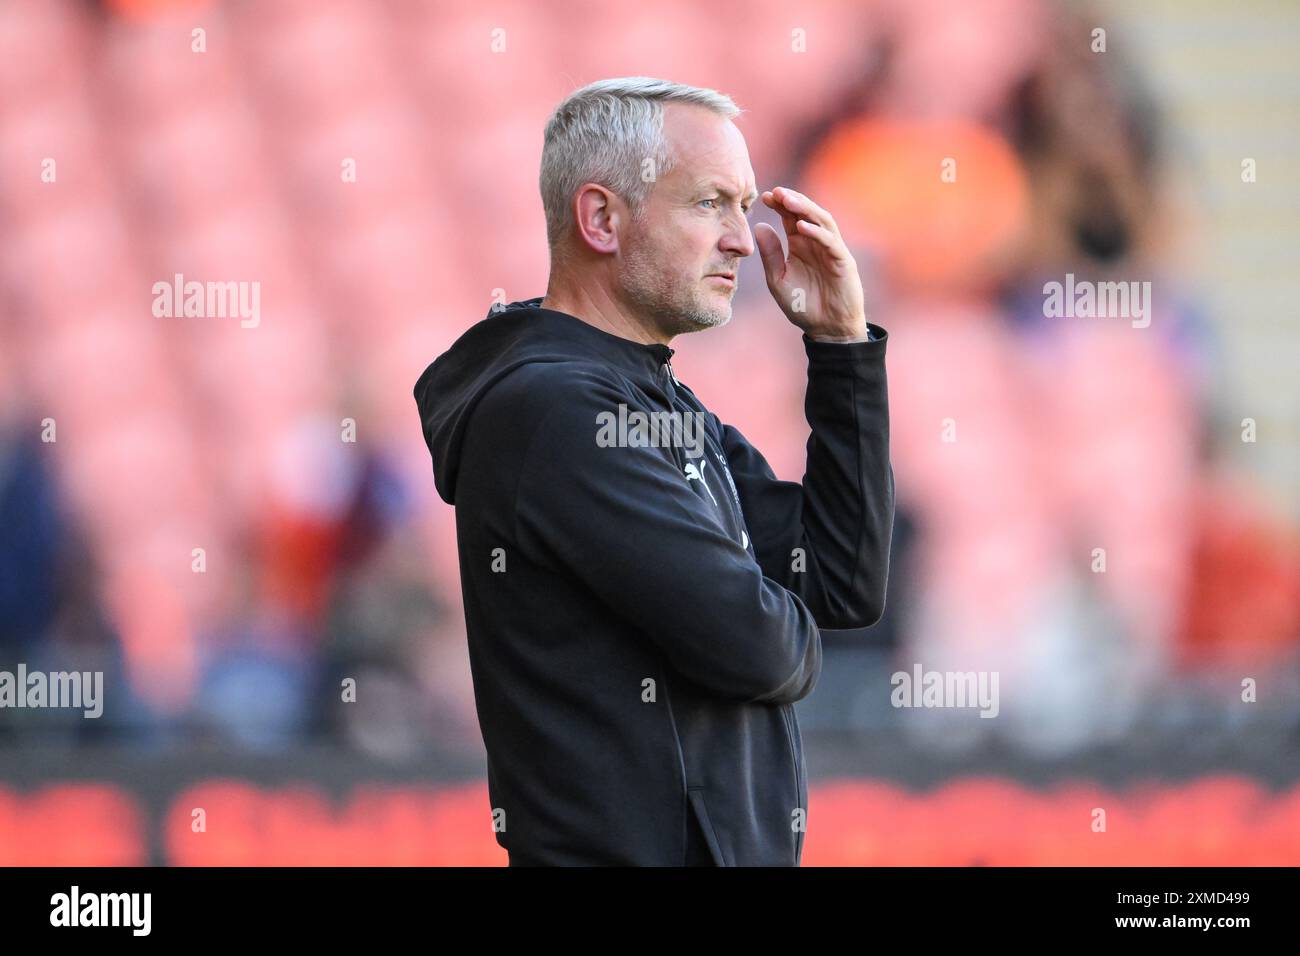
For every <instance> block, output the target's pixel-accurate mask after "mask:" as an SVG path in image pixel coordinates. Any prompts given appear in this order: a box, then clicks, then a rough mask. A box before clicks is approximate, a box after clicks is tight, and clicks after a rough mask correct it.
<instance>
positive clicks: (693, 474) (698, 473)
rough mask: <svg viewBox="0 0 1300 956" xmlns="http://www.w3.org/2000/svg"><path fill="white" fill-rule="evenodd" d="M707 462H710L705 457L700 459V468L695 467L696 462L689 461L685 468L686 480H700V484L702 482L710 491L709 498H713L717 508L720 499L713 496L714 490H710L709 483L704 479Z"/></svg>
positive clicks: (705, 488) (706, 489) (714, 505)
mask: <svg viewBox="0 0 1300 956" xmlns="http://www.w3.org/2000/svg"><path fill="white" fill-rule="evenodd" d="M707 464H708V460H707V459H704V458H701V459H700V465H699V467H698V468H697V467H695V464H694V462H687V463H686V468H685V474H686V480H687V481H698V482H699V483H700V484H702V485H703V486H704V490H705V491H708V492H709V498H711V499H712V500H713V507H715V508H716V507H718V499H717V498H714V497H713V492H712V491H710V490H709V483H708V482H707V481H705V480H704V466H705V465H707Z"/></svg>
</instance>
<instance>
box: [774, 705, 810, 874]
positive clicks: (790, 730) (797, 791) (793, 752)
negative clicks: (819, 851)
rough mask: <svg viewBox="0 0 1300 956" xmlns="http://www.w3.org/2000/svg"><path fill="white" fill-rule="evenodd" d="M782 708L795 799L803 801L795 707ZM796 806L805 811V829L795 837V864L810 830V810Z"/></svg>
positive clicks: (785, 706)
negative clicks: (791, 716) (795, 730)
mask: <svg viewBox="0 0 1300 956" xmlns="http://www.w3.org/2000/svg"><path fill="white" fill-rule="evenodd" d="M780 706H781V719H782V720H783V721H784V722H785V739H786V740H788V741H789V742H790V760H791V762H792V763H793V764H794V798H795V800H802V799H803V777H802V774H801V772H800V769H799V751H798V748H796V747H795V745H794V725H793V722H792V721H791V719H790V713H789V711H790V710H791V709H792V706H793V705H791V704H781V705H780ZM796 806H797V809H800V810H803V820H802V821H800V822H801V823H802V824H803V829H801V830H800V831H799V832H798V834H797V835H796V836H795V845H794V858H795V862H796V863H797V862H798V861H799V858H800V856H801V854H802V853H803V837H804V832H805V831H806V830H807V828H808V808H807V807H804V806H802V805H796Z"/></svg>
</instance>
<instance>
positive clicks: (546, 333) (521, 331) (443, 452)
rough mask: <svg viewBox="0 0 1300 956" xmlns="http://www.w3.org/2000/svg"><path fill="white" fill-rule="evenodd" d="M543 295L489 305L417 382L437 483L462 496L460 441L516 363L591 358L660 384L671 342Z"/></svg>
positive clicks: (442, 492)
mask: <svg viewBox="0 0 1300 956" xmlns="http://www.w3.org/2000/svg"><path fill="white" fill-rule="evenodd" d="M542 298H543V297H542V296H537V297H536V298H532V299H525V300H522V301H519V302H511V303H510V304H509V305H507V306H505V307H504V308H499V307H497V308H493V309H489V310H488V314H487V317H486V318H485V319H483V320H482V321H480V322H478V323H477V324H475V325H474V326H472V327H471V328H470V329H469V330H468V331H466V332H465V333H464V334H463V335H462V336H461V337H460V338H458V339H457V340H456V341H455V342H454V343H453V344H452V346H451V348H449V349H448V350H447V351H446V352H444V353H442V355H440V356H438V358H436V359H435V360H434V361H433V362H432V363H431V364H430V365H429V367H428V368H426V369H425V370H424V372H423V374H421V375H420V378H419V380H418V381H416V383H415V402H416V405H417V406H418V408H419V410H420V422H421V425H422V427H423V430H424V441H425V444H426V445H428V447H429V454H430V455H432V456H433V478H434V485H435V486H436V487H437V489H438V494H439V496H440V497H441V498H442V500H443V501H445V502H447V503H448V504H455V503H456V479H457V476H458V474H459V470H460V457H461V447H462V445H463V443H464V440H465V430H466V427H467V425H468V423H469V420H470V416H471V415H472V414H473V412H474V409H475V408H476V407H477V405H478V403H479V401H480V400H482V398H483V396H484V395H486V394H487V393H488V391H489V390H490V389H491V388H492V387H493V386H495V385H496V384H497V383H498V382H500V381H501V380H502V379H503V378H505V377H506V376H507V375H509V374H510V373H511V372H513V371H514V370H515V369H517V368H519V367H520V366H523V365H528V364H530V363H532V362H573V361H584V360H585V361H589V362H594V363H596V364H599V365H601V366H603V367H614V368H616V369H618V370H620V371H621V372H623V373H624V374H626V375H627V376H628V377H630V378H632V379H634V380H640V381H643V382H645V383H648V384H656V382H657V379H658V375H659V371H660V369H661V368H662V367H663V365H664V363H665V362H667V361H668V360H669V359H670V358H672V356H673V354H674V350H673V349H671V348H669V347H668V346H667V345H660V344H648V345H647V344H642V343H640V342H633V341H632V340H631V339H625V338H622V337H620V336H617V335H613V334H611V333H609V332H605V331H603V330H601V329H598V328H596V327H595V326H594V325H590V324H589V323H587V322H584V321H583V320H582V319H579V318H577V317H575V316H572V315H569V314H568V313H566V312H557V311H555V310H554V309H544V308H542V307H541V302H542Z"/></svg>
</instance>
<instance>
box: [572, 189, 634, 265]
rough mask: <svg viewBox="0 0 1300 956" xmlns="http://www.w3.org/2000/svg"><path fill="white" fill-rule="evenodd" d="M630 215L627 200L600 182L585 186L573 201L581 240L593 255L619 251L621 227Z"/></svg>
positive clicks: (579, 190)
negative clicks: (619, 231) (619, 229)
mask: <svg viewBox="0 0 1300 956" xmlns="http://www.w3.org/2000/svg"><path fill="white" fill-rule="evenodd" d="M627 215H628V211H627V205H626V204H625V203H624V202H623V200H621V199H619V197H618V196H616V195H614V194H613V193H612V192H610V191H609V190H608V189H606V188H605V187H604V186H601V185H600V184H599V183H583V184H582V186H580V187H579V188H578V192H577V194H576V195H575V196H574V198H573V219H574V222H576V223H577V225H578V237H579V238H580V239H581V240H582V242H583V243H584V244H585V245H586V246H587V247H588V248H589V249H591V250H592V251H593V252H600V253H611V252H617V251H618V228H619V227H620V226H622V225H623V224H624V222H625V220H626V218H627Z"/></svg>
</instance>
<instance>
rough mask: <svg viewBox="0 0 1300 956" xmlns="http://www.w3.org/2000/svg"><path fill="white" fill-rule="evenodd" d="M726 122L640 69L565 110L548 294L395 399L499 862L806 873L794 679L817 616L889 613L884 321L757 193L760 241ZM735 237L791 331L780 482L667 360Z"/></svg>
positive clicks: (706, 302)
mask: <svg viewBox="0 0 1300 956" xmlns="http://www.w3.org/2000/svg"><path fill="white" fill-rule="evenodd" d="M738 113H739V110H738V109H737V108H736V106H735V105H734V104H733V103H732V101H731V100H730V99H729V98H727V97H726V96H723V95H722V94H720V93H717V92H715V91H712V90H704V89H697V88H693V87H688V86H681V85H678V84H673V83H668V82H665V81H662V80H654V79H648V78H644V77H633V78H624V79H616V80H606V81H602V82H599V83H594V84H592V85H590V86H587V87H585V88H583V89H581V90H578V91H577V92H576V93H574V94H572V95H571V96H570V97H569V98H568V99H567V100H566V101H565V102H564V103H562V104H561V105H560V107H559V108H558V109H557V110H556V112H555V114H554V115H553V116H552V118H551V120H550V122H549V123H548V125H547V128H546V135H545V145H544V148H543V154H542V171H541V192H542V199H543V205H544V207H545V210H546V224H547V238H548V242H549V245H550V250H551V275H550V281H549V285H548V287H547V294H546V296H545V297H544V298H535V299H530V300H527V301H522V302H513V303H511V304H509V305H508V306H505V308H503V309H501V308H495V309H493V310H492V311H491V312H490V313H489V315H488V317H487V318H486V319H484V320H483V321H481V322H479V323H478V324H477V325H475V326H474V327H473V328H471V329H470V330H469V331H468V332H466V333H465V334H464V335H463V336H461V338H460V339H459V340H458V341H457V342H456V343H455V344H454V345H453V346H452V347H451V348H450V349H449V350H448V351H447V352H446V353H445V354H443V355H442V356H440V357H439V358H438V359H437V360H436V361H435V362H434V363H433V364H432V365H430V366H429V368H428V369H426V371H425V372H424V374H423V375H422V376H421V377H420V380H419V381H418V383H417V384H416V386H415V396H416V400H417V403H418V405H419V409H420V415H421V419H422V422H423V427H424V436H425V441H426V442H427V444H428V446H429V450H430V452H431V454H432V455H433V470H434V476H435V482H436V485H437V488H438V492H439V494H440V495H441V496H442V497H443V499H444V500H446V501H447V502H448V503H451V504H454V505H455V507H456V532H457V539H458V545H459V549H460V570H461V580H462V588H463V592H464V599H465V619H466V627H467V630H468V637H469V650H470V664H471V671H472V675H473V680H474V693H475V701H476V706H477V711H478V716H479V721H480V725H481V728H482V731H483V740H484V744H485V746H486V748H487V754H488V788H489V795H490V797H491V803H492V811H493V823H494V828H495V831H496V836H497V840H498V842H499V843H500V844H501V846H503V847H505V848H506V850H507V851H508V852H509V858H510V864H511V865H512V866H514V865H527V864H552V865H556V864H558V865H663V866H682V865H716V866H744V865H783V866H797V865H799V861H800V857H801V854H802V851H803V835H804V832H805V823H806V814H807V787H808V785H807V770H806V767H805V764H804V760H803V750H802V745H801V742H800V737H799V726H798V722H797V721H796V719H795V713H794V708H793V704H794V702H795V701H797V700H801V699H802V698H804V697H806V696H807V695H808V694H809V693H811V691H812V689H813V686H814V684H815V683H816V681H817V677H818V674H819V672H820V669H821V660H822V651H821V637H820V632H819V630H818V629H819V627H828V628H853V627H862V626H865V625H869V624H872V623H874V622H875V621H877V620H878V619H879V618H880V615H881V613H882V611H883V607H884V594H885V580H886V576H887V573H888V554H889V542H890V536H891V534H892V529H893V504H894V480H893V471H892V468H891V466H890V463H889V421H888V411H887V405H886V393H885V368H884V356H885V344H886V342H885V331H884V330H883V329H881V328H880V327H879V326H874V325H870V326H869V325H868V323H867V321H866V318H865V312H864V308H863V296H862V285H861V282H860V281H859V278H858V274H857V268H856V265H855V264H854V261H853V257H852V256H851V255H850V254H849V251H848V249H847V248H846V246H845V243H844V240H843V239H842V238H841V237H840V234H839V230H838V228H837V227H836V225H835V221H834V220H833V219H832V218H831V216H830V214H829V213H828V212H826V211H825V210H823V209H821V208H820V207H818V206H817V205H816V204H815V203H813V202H812V201H811V200H810V199H808V197H806V196H803V195H801V194H799V193H797V192H795V191H794V190H791V189H788V188H785V187H778V188H776V189H773V190H770V191H766V192H764V193H763V194H762V197H761V198H762V201H763V202H764V203H765V204H766V205H767V206H769V207H770V208H772V209H773V210H775V211H776V212H777V213H779V214H780V217H781V221H782V223H783V225H784V228H785V232H786V236H787V238H788V242H789V255H788V257H787V255H786V254H785V253H784V252H783V251H782V244H781V240H780V238H779V237H778V235H777V232H776V230H775V229H773V228H772V227H771V226H768V225H766V224H760V225H759V226H758V227H757V228H756V229H755V230H754V232H755V233H756V236H755V235H753V234H751V231H750V227H749V223H748V221H747V219H746V217H747V215H749V213H750V212H751V209H752V206H753V204H754V202H755V201H756V200H757V199H758V198H759V197H758V195H757V191H756V189H755V187H754V173H753V170H752V168H751V167H750V163H749V156H748V152H747V150H746V147H745V141H744V137H743V136H741V134H740V131H739V130H738V129H737V128H736V126H735V125H734V123H733V122H732V118H733V117H734V116H736V115H738ZM647 172H649V173H650V175H644V174H645V173H647ZM755 238H756V239H757V243H758V248H759V251H760V253H761V255H762V261H763V268H764V271H765V272H766V275H767V284H768V289H769V290H770V291H771V293H772V295H773V297H774V298H775V299H776V301H777V303H778V305H779V306H780V308H781V309H782V311H783V312H784V313H785V315H786V317H787V318H788V319H789V320H790V321H791V322H792V323H794V325H796V326H797V327H798V328H800V329H802V330H803V332H804V336H803V346H804V349H805V351H806V354H807V358H808V390H807V396H806V403H805V404H806V415H807V418H808V421H809V424H810V425H811V427H812V435H811V437H810V438H809V441H808V468H807V474H806V475H805V478H804V481H803V484H802V486H801V485H800V484H798V483H795V482H788V481H780V480H778V479H777V478H776V477H775V475H774V474H773V472H772V470H771V468H769V467H768V464H767V462H766V461H765V460H764V458H763V456H762V455H761V454H759V452H758V451H757V450H756V449H754V448H753V447H752V446H751V445H750V444H749V443H748V442H747V441H746V440H745V438H744V436H742V435H741V433H740V432H739V431H737V430H736V429H735V428H733V427H731V426H729V425H724V424H722V423H721V422H720V421H719V420H718V418H717V417H716V416H715V415H713V414H712V413H710V412H709V411H708V410H707V409H706V408H705V407H704V405H703V404H702V403H701V402H700V400H699V399H698V398H696V396H695V393H694V392H692V391H691V390H690V389H689V388H688V387H687V386H686V385H684V384H683V383H681V382H679V381H678V380H677V378H676V375H675V374H674V372H673V369H672V366H671V365H670V363H669V359H671V357H672V356H673V354H674V350H673V349H672V348H670V347H669V345H668V343H669V342H671V341H672V339H673V337H674V336H676V335H679V334H681V333H684V332H694V331H698V330H701V329H707V328H712V327H715V326H719V325H723V324H724V323H726V322H727V321H728V320H729V319H730V318H731V300H732V297H733V295H734V294H735V291H736V267H737V264H738V263H739V261H740V260H741V259H742V258H744V257H745V256H748V255H751V254H752V253H753V251H754V243H755ZM656 416H657V417H656ZM648 422H651V423H657V424H658V425H661V426H663V427H659V428H655V427H648V426H647V423H648ZM693 425H697V426H702V427H698V428H696V427H692V426H693Z"/></svg>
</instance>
